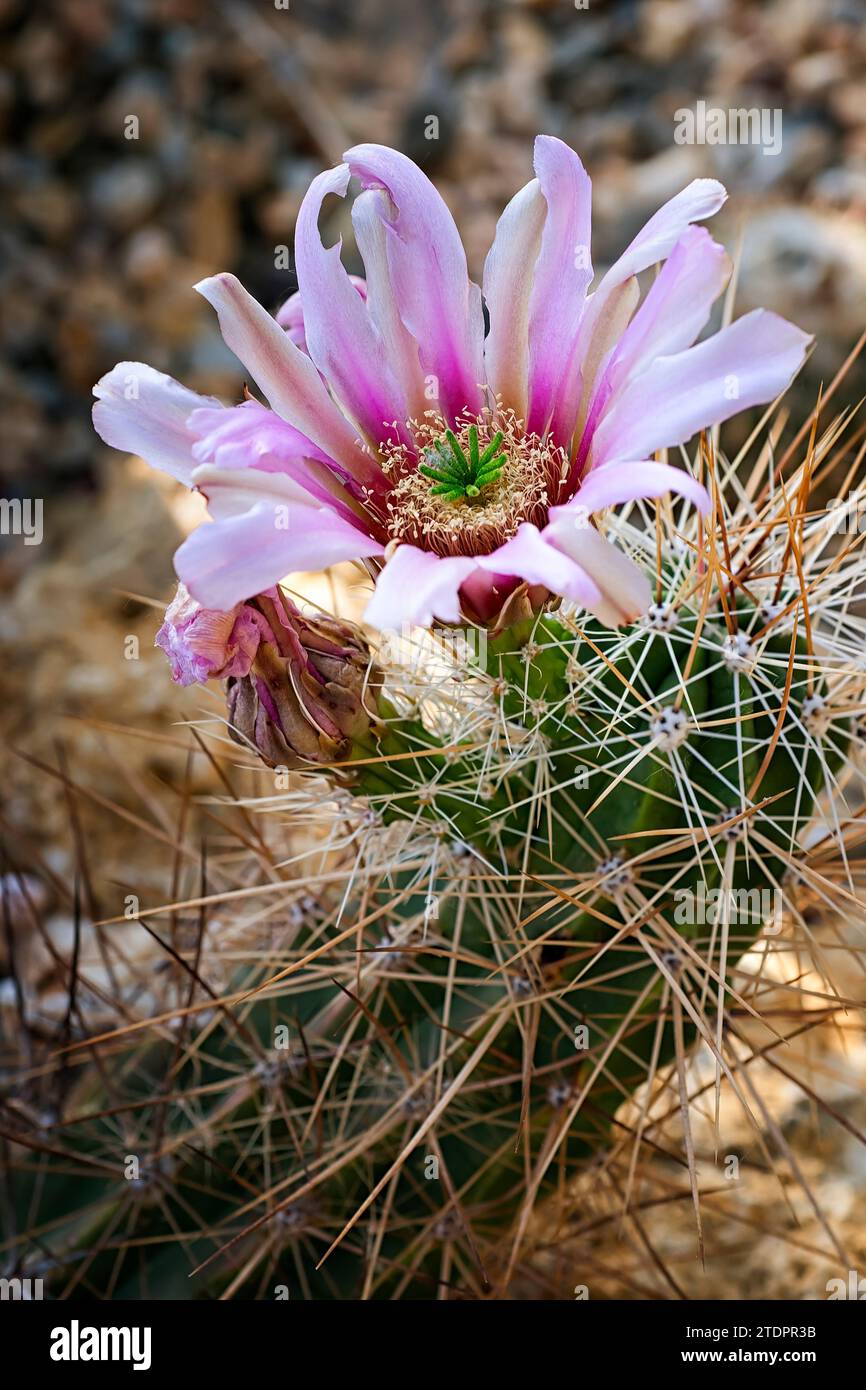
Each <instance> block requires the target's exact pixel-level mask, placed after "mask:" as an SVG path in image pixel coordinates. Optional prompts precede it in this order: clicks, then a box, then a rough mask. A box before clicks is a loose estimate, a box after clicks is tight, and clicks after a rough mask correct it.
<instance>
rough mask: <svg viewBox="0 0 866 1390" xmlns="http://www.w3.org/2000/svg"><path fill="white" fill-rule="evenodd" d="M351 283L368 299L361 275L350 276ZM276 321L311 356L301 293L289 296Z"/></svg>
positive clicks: (364, 281)
mask: <svg viewBox="0 0 866 1390" xmlns="http://www.w3.org/2000/svg"><path fill="white" fill-rule="evenodd" d="M349 281H350V283H351V284H353V285H354V286H355V289H356V290H357V291H358V294H359V295H360V296H361V298H362V299H366V298H367V282H366V280H364V279H362V277H361V276H360V275H350V276H349ZM276 319H277V323H278V324H279V325H280V328H284V329H285V331H286V333H287V335H288V337H289V338H290V339H291V341H292V342H293V343H294V345H295V347H298V348H300V349H301V351H302V352H306V353H307V356H309V352H308V349H307V334H306V331H305V328H304V305H303V301H302V300H301V295H300V291H296V292H295V294H290V295H289V297H288V299H287V300H286V302H285V304H284V305H283V307H282V308H281V309H280V310H279V311H278V312H277V315H276Z"/></svg>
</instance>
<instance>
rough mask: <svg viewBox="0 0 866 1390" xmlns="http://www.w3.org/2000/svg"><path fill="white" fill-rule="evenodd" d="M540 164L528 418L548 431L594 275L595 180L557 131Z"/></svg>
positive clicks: (546, 142)
mask: <svg viewBox="0 0 866 1390" xmlns="http://www.w3.org/2000/svg"><path fill="white" fill-rule="evenodd" d="M534 164H535V172H536V174H537V176H538V183H539V186H540V188H541V192H542V194H543V195H544V199H545V202H546V203H547V217H546V218H545V222H544V231H543V233H542V237H541V249H540V251H539V254H538V260H537V262H536V265H535V271H534V274H533V283H532V293H531V296H530V303H529V409H528V414H527V421H526V423H527V428H528V429H529V430H530V431H532V432H534V433H536V434H543V433H544V431H545V429H546V428H547V426H548V424H549V423H550V420H551V418H552V416H553V412H554V409H555V407H556V403H557V399H558V396H559V393H560V391H561V389H562V386H563V382H564V380H565V377H566V374H567V372H568V369H569V366H570V363H571V361H572V357H573V354H574V350H575V345H576V342H577V332H578V326H579V324H580V320H581V316H582V314H583V310H584V305H585V302H586V291H587V289H588V287H589V284H590V281H591V280H592V265H591V262H590V234H591V220H592V184H591V183H590V179H589V175H588V174H587V172H586V170H585V169H584V167H583V165H582V164H581V162H580V160H579V159H578V157H577V155H576V154H575V153H574V150H572V149H569V147H568V145H566V144H564V143H563V141H562V140H556V139H554V137H553V136H550V135H539V136H538V138H537V140H536V142H535V158H534Z"/></svg>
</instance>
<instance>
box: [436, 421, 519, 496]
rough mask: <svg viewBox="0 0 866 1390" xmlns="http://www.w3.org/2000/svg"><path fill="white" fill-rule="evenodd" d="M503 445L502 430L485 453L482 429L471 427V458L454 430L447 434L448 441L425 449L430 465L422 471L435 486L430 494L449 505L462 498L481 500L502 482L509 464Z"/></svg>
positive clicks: (442, 441) (438, 441)
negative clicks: (488, 489) (493, 485)
mask: <svg viewBox="0 0 866 1390" xmlns="http://www.w3.org/2000/svg"><path fill="white" fill-rule="evenodd" d="M446 441H447V442H446ZM501 443H502V430H497V431H496V434H495V435H494V436H493V438H492V439H491V441H490V443H489V444H488V445H487V448H486V449H485V450H484V452H483V453H481V451H480V448H479V444H478V426H477V425H470V426H469V457H468V458H467V457H466V455H465V454H464V452H463V449H462V447H461V445H460V442H459V440H458V439H457V436H456V435H455V434H454V432H453V430H446V431H445V439H444V440H441V439H440V440H437V442H436V443H435V444H434V445H433V446H432V448H430V449H425V451H424V457H425V458H426V459H427V462H426V463H420V464H419V465H418V471H419V473H423V474H424V476H425V478H432V479H433V481H434V484H435V486H433V487H431V489H430V492H431V493H432V495H433V496H434V497H444V499H445V501H446V502H457V501H459V500H460V498H462V497H479V496H480V495H481V493H482V491H483V490H484V488H486V487H489V486H490V484H491V483H497V482H498V481H499V475H500V473H501V472H502V469H503V466H504V464H505V462H506V458H505V455H504V454H500V453H499V452H498V449H499V446H500V444H501Z"/></svg>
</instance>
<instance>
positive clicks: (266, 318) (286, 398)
mask: <svg viewBox="0 0 866 1390" xmlns="http://www.w3.org/2000/svg"><path fill="white" fill-rule="evenodd" d="M195 288H196V289H197V290H198V292H199V294H201V295H203V296H204V298H205V299H206V300H207V301H208V303H209V304H212V305H213V307H214V308H215V309H216V312H217V315H218V317H219V322H220V329H221V330H222V335H223V338H224V339H225V341H226V343H227V345H228V346H229V347H230V348H231V350H232V352H234V353H235V355H236V356H237V357H239V358H240V360H241V362H243V364H244V366H245V367H246V368H247V371H248V372H249V373H250V375H251V376H252V378H253V380H254V381H256V382H257V383H258V385H259V386H260V387H261V389H262V391H263V392H264V393H265V395H266V396H267V398H268V400H269V401H270V403H271V405H272V406H273V408H274V410H275V411H276V412H277V414H278V415H282V417H283V419H284V420H288V422H289V424H291V425H294V426H295V428H296V429H298V430H300V431H301V433H302V434H304V435H306V437H307V438H308V439H311V440H312V441H313V443H314V444H316V445H317V446H318V447H319V448H320V449H321V450H322V451H323V452H324V453H325V454H327V455H328V457H329V458H332V459H334V460H335V461H336V462H337V463H338V464H340V465H341V466H342V467H343V468H344V469H345V470H346V471H347V472H348V473H349V474H350V475H351V476H352V477H354V478H356V479H357V480H358V481H359V482H366V483H368V484H369V485H370V486H372V487H374V488H379V487H381V484H382V474H381V471H380V469H379V468H378V466H377V464H376V463H375V462H374V461H373V459H372V458H371V457H370V456H369V454H366V453H364V451H363V450H362V449H361V448H360V446H359V444H358V442H357V439H356V433H355V430H354V429H353V427H352V426H351V425H350V424H349V422H348V420H346V419H345V417H344V416H343V415H341V414H340V412H339V410H338V409H337V407H336V405H335V404H334V402H333V401H332V399H331V397H330V396H329V395H328V391H327V388H326V387H325V385H324V383H323V381H322V379H321V377H320V376H319V373H318V372H317V370H316V368H315V366H314V365H313V363H312V362H311V361H310V358H309V357H307V356H306V354H305V353H303V352H301V351H300V349H299V348H296V347H295V345H294V343H292V342H290V341H289V338H288V337H287V335H286V334H285V332H284V331H283V329H281V328H280V327H279V325H278V324H277V323H276V321H275V320H274V319H272V318H271V316H270V314H269V313H267V311H266V310H265V309H263V308H262V306H261V304H257V303H256V301H255V300H254V299H253V298H252V296H251V295H249V294H247V292H246V290H245V289H244V287H243V285H242V284H241V283H240V281H239V280H237V279H236V278H235V276H234V275H228V274H223V275H214V276H211V278H210V279H209V280H201V281H200V282H199V284H197V285H196V287H195Z"/></svg>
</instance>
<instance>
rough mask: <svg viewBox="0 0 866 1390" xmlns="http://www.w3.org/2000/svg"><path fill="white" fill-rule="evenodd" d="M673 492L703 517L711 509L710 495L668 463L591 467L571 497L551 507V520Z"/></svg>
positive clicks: (650, 462) (697, 483) (682, 469)
mask: <svg viewBox="0 0 866 1390" xmlns="http://www.w3.org/2000/svg"><path fill="white" fill-rule="evenodd" d="M667 492H676V493H678V494H679V496H680V497H687V498H688V500H689V501H690V502H693V503H694V505H695V506H696V507H697V509H698V511H700V512H702V513H703V514H704V516H706V515H707V513H708V512H709V511H710V510H711V508H712V504H711V502H710V495H709V493H708V492H707V490H706V488H705V487H702V486H701V484H700V483H699V482H698V481H697V479H696V478H693V477H692V475H691V473H687V472H686V471H685V469H684V468H672V467H671V465H670V464H668V463H654V462H652V461H651V460H649V459H643V460H641V461H640V462H636V463H608V464H606V465H605V466H604V468H594V469H593V470H592V472H590V473H588V474H587V476H586V478H585V479H584V480H583V482H582V483H581V485H580V487H579V488H578V490H577V492H576V493H575V495H574V497H573V498H572V499H571V501H570V502H567V503H566V504H565V506H563V507H553V508H551V512H550V515H551V518H553V519H555V518H556V517H558V516H559V515H568V514H571V515H574V514H575V512H576V511H579V512H581V513H591V512H600V511H601V510H602V509H603V508H604V507H619V506H621V505H622V504H623V503H624V502H634V501H637V500H639V499H640V498H649V497H663V496H664V495H665V493H667Z"/></svg>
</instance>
